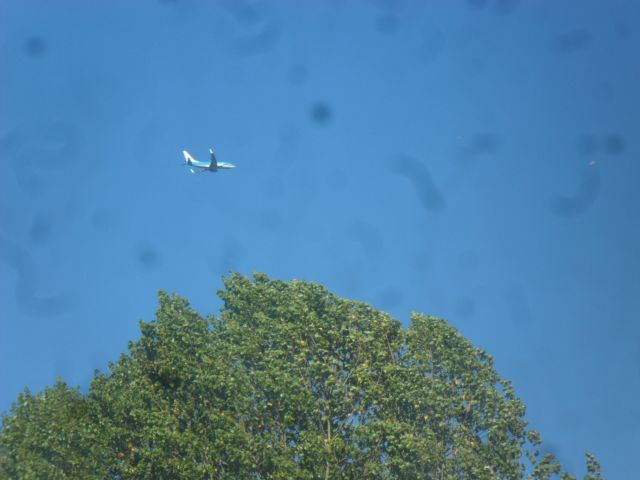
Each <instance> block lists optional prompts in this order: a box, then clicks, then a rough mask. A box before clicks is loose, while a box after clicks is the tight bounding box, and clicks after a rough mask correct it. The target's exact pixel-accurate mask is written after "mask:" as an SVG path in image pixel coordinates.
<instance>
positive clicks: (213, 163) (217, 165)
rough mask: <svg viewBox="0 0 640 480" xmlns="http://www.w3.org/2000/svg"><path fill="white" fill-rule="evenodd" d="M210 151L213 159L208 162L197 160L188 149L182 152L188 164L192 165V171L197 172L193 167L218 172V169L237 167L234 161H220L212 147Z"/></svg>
mask: <svg viewBox="0 0 640 480" xmlns="http://www.w3.org/2000/svg"><path fill="white" fill-rule="evenodd" d="M209 153H210V154H211V160H210V161H208V162H201V161H200V160H196V159H195V158H193V157H192V156H191V154H190V153H189V152H187V151H186V150H183V151H182V154H183V155H184V161H185V163H186V164H187V165H189V167H191V172H193V173H195V171H194V170H193V167H195V168H199V169H201V170H202V171H206V170H208V171H210V172H217V171H218V169H229V168H236V166H235V165H234V164H233V163H229V162H218V160H216V155H215V153H214V152H213V150H212V149H209Z"/></svg>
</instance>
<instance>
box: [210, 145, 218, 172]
mask: <svg viewBox="0 0 640 480" xmlns="http://www.w3.org/2000/svg"><path fill="white" fill-rule="evenodd" d="M209 153H210V154H211V163H209V170H211V171H212V172H215V171H216V170H218V160H216V154H215V152H214V151H213V148H210V149H209Z"/></svg>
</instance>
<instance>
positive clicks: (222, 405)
mask: <svg viewBox="0 0 640 480" xmlns="http://www.w3.org/2000/svg"><path fill="white" fill-rule="evenodd" d="M224 285H225V289H224V290H222V291H220V292H219V295H220V297H221V298H222V300H223V302H224V306H223V308H222V310H221V312H220V315H219V316H217V317H213V316H211V317H208V318H204V317H202V316H201V315H199V314H198V313H196V312H195V311H194V310H192V309H191V308H190V307H189V304H188V302H187V301H186V300H184V299H182V298H180V297H179V296H176V295H168V294H166V293H164V292H160V294H159V300H160V302H159V303H160V305H159V308H158V311H157V314H156V318H155V320H153V321H151V322H140V329H141V336H140V338H139V339H138V340H137V341H133V342H130V344H129V350H128V352H127V353H126V354H123V355H121V356H120V358H119V359H118V361H117V362H115V363H110V364H109V366H108V371H107V372H106V373H104V372H103V373H101V372H96V374H95V377H94V379H93V381H92V383H91V385H90V388H89V391H88V393H87V394H86V395H83V394H81V393H80V392H79V390H78V389H73V388H70V387H68V386H67V385H66V384H65V383H63V382H61V381H58V382H57V383H56V384H55V385H54V386H52V387H49V388H47V389H45V390H44V392H42V393H40V394H37V395H33V394H31V393H30V392H29V391H28V390H26V391H25V392H24V393H22V394H20V395H19V397H18V399H17V401H16V402H15V403H14V405H13V406H12V408H11V411H10V412H9V413H8V414H7V415H4V416H3V418H2V427H1V430H0V478H3V479H4V478H7V479H9V478H10V479H22V478H24V479H31V478H33V479H41V478H48V479H78V478H83V479H90V478H99V479H158V478H163V479H214V478H229V479H250V478H255V479H294V478H295V479H337V478H354V479H404V478H406V479H415V478H427V479H438V480H440V479H442V480H445V479H446V480H449V479H451V480H453V479H456V480H459V479H478V480H483V479H487V480H489V479H531V480H544V479H548V478H551V477H552V476H554V475H556V474H557V475H560V476H561V478H563V479H564V480H569V479H573V478H575V477H572V476H570V475H569V474H567V473H562V472H561V466H560V465H559V464H558V462H557V461H556V460H555V459H554V458H553V456H551V455H541V454H540V452H539V445H540V444H541V439H540V436H539V435H538V433H536V432H535V431H532V430H529V429H528V428H527V422H526V420H525V418H524V414H525V406H524V404H523V402H522V401H521V400H520V399H518V397H517V396H516V394H515V392H514V389H513V387H512V385H511V384H510V383H509V382H508V381H506V380H504V379H502V378H500V376H499V375H498V374H497V373H496V370H495V368H494V365H493V360H492V358H491V356H490V355H488V354H487V353H485V352H484V351H483V350H481V349H479V348H476V347H474V346H473V345H472V343H471V342H470V341H469V340H467V339H465V338H464V337H463V336H462V335H460V334H459V333H458V332H457V331H456V330H455V329H454V328H453V327H451V326H450V325H449V324H447V323H446V322H445V321H444V320H441V319H438V318H435V317H431V316H426V315H422V314H419V313H414V314H412V316H411V323H410V325H409V327H408V328H407V329H403V328H402V326H401V324H400V322H399V321H397V320H395V319H393V318H391V317H390V316H389V315H388V314H386V313H384V312H381V311H378V310H375V309H374V308H372V307H370V306H369V305H367V304H364V303H360V302H354V301H350V300H347V299H343V298H339V297H337V296H335V295H333V294H331V293H330V292H329V291H327V289H325V288H324V287H322V286H321V285H318V284H314V283H309V282H303V281H296V280H294V281H291V282H284V281H278V280H273V279H270V278H268V277H267V276H266V275H264V274H257V273H256V274H254V275H253V278H249V277H245V276H242V275H238V274H232V275H231V276H230V277H228V278H226V279H225V280H224ZM587 471H588V473H587V474H586V475H585V476H584V479H585V480H598V479H600V478H601V476H600V466H599V465H598V463H597V461H596V460H595V458H594V457H593V456H592V455H590V454H587Z"/></svg>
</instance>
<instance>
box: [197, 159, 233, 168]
mask: <svg viewBox="0 0 640 480" xmlns="http://www.w3.org/2000/svg"><path fill="white" fill-rule="evenodd" d="M190 165H191V166H192V167H198V168H206V169H209V166H210V163H209V162H200V161H198V160H196V161H195V162H194V161H193V160H192V161H191V163H190ZM216 166H217V167H218V168H236V166H235V165H234V164H233V163H229V162H216Z"/></svg>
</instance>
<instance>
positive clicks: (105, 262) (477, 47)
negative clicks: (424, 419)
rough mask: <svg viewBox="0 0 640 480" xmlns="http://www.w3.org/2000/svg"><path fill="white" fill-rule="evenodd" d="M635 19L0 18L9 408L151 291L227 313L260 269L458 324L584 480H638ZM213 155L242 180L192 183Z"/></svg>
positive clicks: (429, 6) (16, 1)
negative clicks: (236, 275)
mask: <svg viewBox="0 0 640 480" xmlns="http://www.w3.org/2000/svg"><path fill="white" fill-rule="evenodd" d="M559 3H562V5H559ZM638 25H640V4H638V3H637V2H633V1H620V0H601V1H578V0H575V1H567V2H557V1H552V0H548V1H546V0H545V1H543V0H539V1H526V2H525V1H515V0H468V1H464V0H452V1H446V2H445V1H435V0H432V1H418V0H416V1H411V0H404V1H402V0H397V1H395V0H372V1H355V0H353V1H347V0H331V1H306V2H297V1H292V0H291V1H277V2H276V1H271V2H266V1H264V2H262V1H239V0H226V1H217V2H214V1H197V0H173V1H172V0H164V1H152V0H148V1H137V2H130V1H124V0H122V1H111V2H98V1H92V2H86V1H85V2H83V1H80V0H76V1H70V0H66V1H64V0H61V1H57V2H49V1H44V0H43V1H31V0H5V1H3V2H2V3H1V4H0V296H1V301H2V303H1V306H0V308H1V310H0V410H7V409H8V408H9V407H10V404H11V402H12V401H13V399H15V397H16V395H17V394H18V392H19V391H20V390H21V389H23V388H24V387H25V386H29V388H31V389H32V390H34V391H39V390H41V389H42V388H44V387H45V386H46V385H49V384H51V383H52V382H53V381H54V378H55V376H61V377H62V378H63V379H64V380H66V381H67V382H69V383H70V384H72V385H83V386H86V385H87V382H88V381H89V379H90V378H91V376H92V373H93V369H94V368H104V367H105V366H106V363H107V362H108V361H109V360H116V359H117V357H118V354H119V353H120V352H122V351H125V350H126V348H127V341H128V340H131V339H135V338H137V336H138V320H140V319H146V320H149V319H151V318H153V316H154V311H155V308H156V291H157V290H158V289H160V288H162V289H166V290H169V291H173V292H177V293H179V294H181V295H183V296H185V297H187V298H188V299H189V300H190V301H191V302H192V304H193V306H194V307H195V308H196V309H198V310H199V311H201V312H202V313H215V312H217V310H218V308H219V306H220V301H219V300H218V299H217V297H216V296H215V291H216V290H217V289H219V288H221V280H220V279H221V276H222V275H224V274H226V272H228V271H229V270H237V271H240V272H242V273H247V274H248V273H250V272H251V271H252V270H258V271H263V272H265V273H267V274H269V275H271V276H274V277H277V278H281V279H291V278H303V279H308V280H313V281H317V282H320V283H322V284H324V285H326V286H327V287H328V288H329V289H331V290H332V291H333V292H335V293H336V294H338V295H341V296H345V297H349V298H354V299H358V300H363V301H366V302H370V303H371V304H372V305H374V306H375V307H378V308H381V309H383V310H386V311H389V312H390V313H392V314H393V315H394V316H395V317H397V318H398V319H400V320H402V321H403V322H404V323H405V324H406V323H407V322H408V317H409V313H410V312H411V311H412V310H415V311H420V312H424V313H428V314H433V315H438V316H440V317H443V318H446V319H447V320H449V321H450V322H451V323H452V324H453V325H454V326H455V327H456V328H458V329H459V330H460V331H461V332H462V333H463V334H464V335H465V336H467V337H468V338H470V339H471V340H472V341H473V342H474V343H475V344H477V345H479V346H481V347H483V348H485V349H486V350H488V351H489V352H490V353H492V354H493V355H494V357H495V359H496V363H497V367H498V369H499V371H500V373H501V374H502V375H503V376H504V377H506V378H508V379H510V380H512V381H513V383H514V385H515V387H516V390H517V392H518V393H519V395H520V396H521V397H522V398H523V399H524V401H525V402H526V404H527V405H528V407H529V408H528V418H529V419H530V420H531V424H532V426H533V427H534V428H537V429H539V430H541V432H542V433H543V435H544V438H545V439H546V441H547V445H548V448H549V450H550V451H553V452H554V453H556V454H557V455H558V456H559V457H560V458H561V460H562V461H563V462H564V463H565V464H566V465H567V466H568V467H569V468H571V469H573V470H574V471H578V472H581V471H582V468H583V467H582V466H583V462H582V453H583V452H584V451H585V450H592V451H593V452H594V453H596V455H597V456H598V457H599V458H600V459H601V461H602V463H603V466H604V469H605V472H606V473H607V474H608V476H609V478H610V479H613V480H618V479H619V480H623V479H628V478H632V477H633V476H634V475H635V474H637V459H635V458H634V457H633V455H634V454H635V450H636V449H637V446H638V445H640V420H639V419H640V402H638V397H639V396H640V395H639V394H640V347H639V345H640V322H639V313H640V247H639V246H640V216H639V212H638V208H639V206H640V189H638V181H639V179H640V164H639V158H638V157H639V152H640V145H639V143H640V135H639V134H640V131H639V129H640V123H639V122H638V112H639V111H640V90H639V89H638V85H639V82H640V62H639V60H638V51H639V48H638V47H639V46H640V31H639V30H638ZM209 146H213V147H215V148H216V150H217V152H218V156H219V159H220V160H225V161H230V162H233V163H235V164H237V165H238V168H237V169H236V170H233V171H225V172H220V173H218V174H215V175H213V174H211V175H208V174H207V175H204V174H203V175H191V174H190V173H189V172H188V170H187V169H185V168H184V167H183V166H181V164H180V163H181V162H182V158H181V154H180V152H181V150H182V149H187V150H189V151H190V152H191V153H192V154H193V155H194V156H195V157H196V158H201V159H203V158H206V155H207V150H208V148H209ZM634 445H635V448H633V447H632V446H634Z"/></svg>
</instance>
